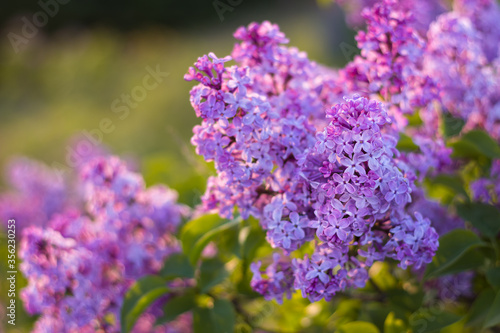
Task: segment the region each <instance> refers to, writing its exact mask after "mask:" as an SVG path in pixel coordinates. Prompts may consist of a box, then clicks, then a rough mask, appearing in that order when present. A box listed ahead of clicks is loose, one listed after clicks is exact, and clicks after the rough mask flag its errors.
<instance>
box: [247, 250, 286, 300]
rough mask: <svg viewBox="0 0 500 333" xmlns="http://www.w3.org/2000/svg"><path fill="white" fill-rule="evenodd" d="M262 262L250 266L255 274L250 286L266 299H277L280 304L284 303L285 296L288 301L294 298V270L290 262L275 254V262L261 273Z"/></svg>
mask: <svg viewBox="0 0 500 333" xmlns="http://www.w3.org/2000/svg"><path fill="white" fill-rule="evenodd" d="M261 265H262V262H260V261H259V262H254V263H252V264H251V265H250V270H251V271H252V273H253V277H252V281H251V282H250V286H251V287H252V288H253V289H254V290H255V291H256V292H258V293H259V294H261V295H263V296H264V299H266V300H268V301H270V300H271V299H276V301H277V302H278V303H280V304H282V303H283V295H286V297H287V298H288V299H290V298H291V297H292V288H293V270H292V265H291V263H290V261H289V260H286V259H285V258H284V257H281V256H280V254H278V253H274V254H273V262H272V263H271V264H270V265H269V266H267V268H266V269H265V271H264V272H261V270H260V268H261Z"/></svg>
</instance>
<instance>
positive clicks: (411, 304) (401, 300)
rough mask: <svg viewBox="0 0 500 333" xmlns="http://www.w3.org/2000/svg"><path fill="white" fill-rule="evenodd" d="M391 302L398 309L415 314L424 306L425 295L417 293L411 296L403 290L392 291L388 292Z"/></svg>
mask: <svg viewBox="0 0 500 333" xmlns="http://www.w3.org/2000/svg"><path fill="white" fill-rule="evenodd" d="M386 294H387V297H388V299H389V302H391V304H393V305H394V306H395V307H396V308H399V309H404V310H406V311H409V312H414V311H416V310H417V309H418V308H420V306H421V305H422V300H423V299H424V294H423V293H422V292H417V293H415V294H410V293H408V292H407V291H406V290H403V289H391V290H387V291H386Z"/></svg>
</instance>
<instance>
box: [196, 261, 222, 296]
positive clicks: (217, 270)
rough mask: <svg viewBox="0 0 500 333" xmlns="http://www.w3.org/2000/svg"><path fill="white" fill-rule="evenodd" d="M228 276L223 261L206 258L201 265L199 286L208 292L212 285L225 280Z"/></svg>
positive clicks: (202, 290)
mask: <svg viewBox="0 0 500 333" xmlns="http://www.w3.org/2000/svg"><path fill="white" fill-rule="evenodd" d="M227 276H228V272H227V271H226V269H225V268H224V263H223V262H222V261H220V260H219V259H217V258H212V259H207V260H204V261H202V263H201V267H200V276H199V279H198V287H199V288H200V290H201V292H202V293H204V292H207V291H209V290H210V289H211V288H212V287H214V286H216V285H218V284H219V283H221V282H222V281H224V279H225V278H226V277H227Z"/></svg>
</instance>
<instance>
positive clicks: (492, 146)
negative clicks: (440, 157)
mask: <svg viewBox="0 0 500 333" xmlns="http://www.w3.org/2000/svg"><path fill="white" fill-rule="evenodd" d="M452 146H453V154H452V156H454V157H477V156H480V155H483V156H486V157H489V158H500V146H499V145H498V143H497V142H496V141H495V140H493V139H492V138H491V137H490V136H489V135H488V134H487V133H486V132H484V131H479V130H473V131H469V132H467V133H466V134H465V135H464V136H463V137H462V138H460V139H459V140H458V141H456V142H455V143H453V145H452Z"/></svg>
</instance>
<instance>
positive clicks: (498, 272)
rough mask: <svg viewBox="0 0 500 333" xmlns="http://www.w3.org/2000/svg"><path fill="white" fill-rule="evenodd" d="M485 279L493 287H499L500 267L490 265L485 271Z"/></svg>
mask: <svg viewBox="0 0 500 333" xmlns="http://www.w3.org/2000/svg"><path fill="white" fill-rule="evenodd" d="M486 279H487V280H488V282H489V283H490V284H491V285H492V286H493V288H500V267H492V268H490V269H489V270H488V271H487V272H486Z"/></svg>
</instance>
